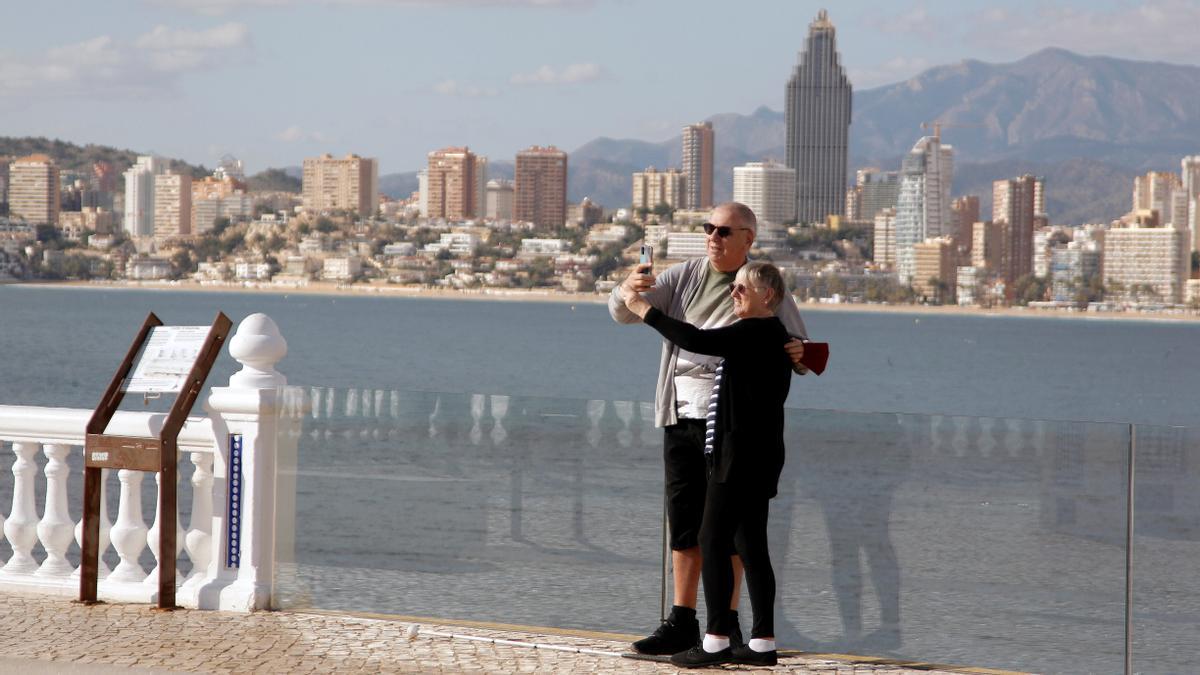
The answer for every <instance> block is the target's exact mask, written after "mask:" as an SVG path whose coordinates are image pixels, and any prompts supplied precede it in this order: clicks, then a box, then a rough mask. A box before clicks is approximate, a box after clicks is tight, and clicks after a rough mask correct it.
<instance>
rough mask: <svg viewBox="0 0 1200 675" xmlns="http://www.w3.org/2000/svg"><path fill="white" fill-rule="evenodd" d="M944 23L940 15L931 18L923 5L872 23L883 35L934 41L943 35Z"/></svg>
mask: <svg viewBox="0 0 1200 675" xmlns="http://www.w3.org/2000/svg"><path fill="white" fill-rule="evenodd" d="M943 21H944V19H943V17H941V16H940V15H938V16H931V15H930V14H929V10H928V9H926V8H925V5H924V3H922V4H918V5H916V6H914V7H912V8H910V9H908V10H905V11H903V12H899V13H897V14H882V15H878V16H876V17H874V18H873V19H871V21H870V23H871V24H872V25H873V26H874V27H875V29H876V30H878V31H880V32H882V33H887V34H892V35H905V36H916V37H920V38H925V39H932V38H937V37H938V36H939V35H943V33H944V29H945V26H944V25H943Z"/></svg>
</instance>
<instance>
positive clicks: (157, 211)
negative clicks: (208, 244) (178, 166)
mask: <svg viewBox="0 0 1200 675" xmlns="http://www.w3.org/2000/svg"><path fill="white" fill-rule="evenodd" d="M191 233H192V176H191V175H190V174H186V173H164V174H159V175H157V176H155V177H154V239H155V240H157V241H166V240H167V239H173V238H175V237H186V236H188V235H190V234H191Z"/></svg>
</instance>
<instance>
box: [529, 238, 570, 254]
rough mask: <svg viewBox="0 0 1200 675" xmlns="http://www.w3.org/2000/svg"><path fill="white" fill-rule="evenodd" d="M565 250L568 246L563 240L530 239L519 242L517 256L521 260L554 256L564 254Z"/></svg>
mask: <svg viewBox="0 0 1200 675" xmlns="http://www.w3.org/2000/svg"><path fill="white" fill-rule="evenodd" d="M567 250H568V245H567V241H566V240H565V239H534V238H530V239H522V240H521V251H520V253H519V254H518V255H519V256H520V257H522V258H530V257H539V256H556V255H558V254H560V253H566V252H567Z"/></svg>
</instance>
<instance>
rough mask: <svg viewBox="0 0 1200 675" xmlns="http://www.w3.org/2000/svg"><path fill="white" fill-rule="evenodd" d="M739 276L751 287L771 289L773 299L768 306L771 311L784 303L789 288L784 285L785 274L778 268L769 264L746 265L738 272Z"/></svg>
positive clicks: (751, 263)
mask: <svg viewBox="0 0 1200 675" xmlns="http://www.w3.org/2000/svg"><path fill="white" fill-rule="evenodd" d="M738 276H739V277H743V278H744V279H745V280H746V283H748V284H749V285H751V286H761V287H763V288H769V289H771V298H770V299H769V300H768V301H767V306H768V307H770V308H771V309H775V308H776V307H778V306H779V303H781V302H783V296H785V295H787V286H785V285H784V284H783V274H782V273H781V272H780V271H779V268H778V267H776V266H774V265H772V264H771V263H769V262H750V263H746V264H745V265H744V266H743V267H742V269H740V270H738Z"/></svg>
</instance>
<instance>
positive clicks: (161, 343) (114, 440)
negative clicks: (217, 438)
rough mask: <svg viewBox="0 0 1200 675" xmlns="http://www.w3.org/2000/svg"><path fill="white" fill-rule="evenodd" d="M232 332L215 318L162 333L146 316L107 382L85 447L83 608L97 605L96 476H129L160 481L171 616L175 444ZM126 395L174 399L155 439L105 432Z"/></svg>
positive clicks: (164, 588)
mask: <svg viewBox="0 0 1200 675" xmlns="http://www.w3.org/2000/svg"><path fill="white" fill-rule="evenodd" d="M232 326H233V322H231V321H230V320H229V318H228V317H227V316H225V315H224V314H222V313H220V312H218V313H217V317H216V319H214V320H213V324H212V326H163V323H162V321H161V320H159V318H158V317H157V316H155V315H154V313H153V312H151V313H150V315H149V316H147V317H146V321H145V323H143V324H142V327H141V329H140V330H139V331H138V334H137V337H136V338H134V340H133V344H132V345H131V346H130V348H129V352H128V353H126V355H125V360H124V361H122V362H121V365H120V367H119V368H117V372H116V374H115V375H113V379H112V381H111V382H110V383H109V385H108V389H107V390H106V391H105V392H104V397H103V398H102V399H101V400H100V405H99V406H97V407H96V410H95V412H94V413H92V418H91V420H90V421H88V425H87V436H86V440H85V442H84V477H83V541H82V546H81V549H82V557H83V560H82V562H81V563H80V575H79V601H80V602H82V603H84V604H88V605H90V604H95V603H97V602H98V600H97V598H96V586H97V583H98V573H99V559H100V551H99V543H100V508H101V504H100V480H101V475H102V474H101V470H102V469H128V470H133V471H153V472H159V473H161V474H162V476H161V480H160V481H159V486H160V487H159V511H160V513H161V521H160V523H159V533H158V563H159V564H158V570H159V572H158V609H163V610H171V609H176V605H175V545H176V538H175V527H176V519H177V518H178V511H177V510H176V504H177V501H178V499H177V497H178V487H177V485H176V479H177V475H178V472H179V458H178V451H177V439H178V437H179V431H180V430H181V429H182V428H183V423H184V422H185V421H186V420H187V415H188V413H189V412H190V411H191V409H192V405H193V404H194V403H195V402H196V398H197V397H198V396H199V395H200V390H201V389H203V388H204V381H205V380H206V379H207V378H208V373H209V371H210V370H212V366H213V363H214V362H216V360H217V356H219V355H220V353H221V349H222V347H224V345H225V338H226V337H227V336H228V335H229V329H230V328H231V327H232ZM139 352H140V353H141V358H140V359H138V361H137V364H136V366H137V367H136V368H135V367H134V366H135V363H134V360H135V359H137V356H138V353H139ZM131 372H132V374H130V373H131ZM130 392H137V393H142V394H144V395H150V394H164V393H173V394H176V398H175V402H174V403H173V404H172V405H171V411H170V412H169V413H168V414H167V419H166V421H165V422H164V423H163V426H162V429H161V430H160V431H159V434H158V437H157V438H146V437H140V436H112V435H108V434H105V433H104V431H105V429H107V428H108V423H109V422H110V421H112V418H113V415H114V414H116V412H117V408H118V406H120V404H121V401H122V400H123V399H124V398H125V394H126V393H130Z"/></svg>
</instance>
